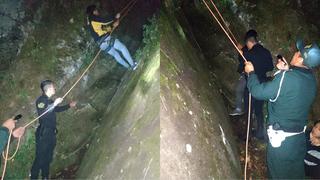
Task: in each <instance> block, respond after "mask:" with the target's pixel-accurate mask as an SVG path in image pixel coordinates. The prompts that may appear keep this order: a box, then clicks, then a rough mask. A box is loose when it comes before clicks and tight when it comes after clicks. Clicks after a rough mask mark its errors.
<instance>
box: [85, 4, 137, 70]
mask: <svg viewBox="0 0 320 180" xmlns="http://www.w3.org/2000/svg"><path fill="white" fill-rule="evenodd" d="M120 16H121V14H120V13H118V14H116V16H115V18H112V17H107V18H103V17H101V16H100V13H99V10H98V8H97V6H96V5H90V6H88V7H87V26H88V29H89V31H90V33H91V35H92V37H93V38H94V40H95V41H96V42H97V43H98V45H99V47H100V49H101V50H102V51H104V52H105V53H107V54H109V55H111V56H113V57H114V59H115V60H116V61H117V62H118V63H119V64H121V65H122V66H124V67H125V68H130V69H132V70H135V69H136V68H137V62H135V61H134V60H133V58H132V57H131V55H130V52H129V51H128V49H127V47H126V46H125V45H124V44H123V43H122V42H120V40H119V39H116V38H114V37H113V36H112V35H111V33H112V32H113V30H114V29H115V28H116V27H117V26H119V22H120Z"/></svg>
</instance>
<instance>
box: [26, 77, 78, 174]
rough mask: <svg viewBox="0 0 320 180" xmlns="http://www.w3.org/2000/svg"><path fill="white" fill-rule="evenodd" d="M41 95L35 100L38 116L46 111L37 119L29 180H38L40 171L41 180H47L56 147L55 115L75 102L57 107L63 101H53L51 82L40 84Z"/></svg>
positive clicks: (45, 81) (53, 90)
mask: <svg viewBox="0 0 320 180" xmlns="http://www.w3.org/2000/svg"><path fill="white" fill-rule="evenodd" d="M40 87H41V90H42V92H43V94H42V95H41V96H40V97H39V98H38V99H37V100H36V107H37V112H38V115H39V116H40V115H41V114H42V113H44V112H46V111H48V112H47V113H46V114H45V115H43V116H42V117H41V118H40V119H39V123H40V125H39V126H38V127H37V130H36V157H35V160H34V162H33V165H32V168H31V179H38V175H39V172H40V170H41V175H42V179H49V169H50V163H51V161H52V157H53V151H54V148H55V146H56V134H57V128H56V113H57V112H63V111H66V110H68V109H69V108H70V107H75V106H76V102H74V101H72V102H71V103H69V104H67V105H64V106H58V104H60V103H61V102H62V101H63V99H62V98H57V99H55V101H53V100H52V99H51V97H52V96H53V95H54V94H55V85H54V83H53V81H51V80H44V81H42V82H41V85H40Z"/></svg>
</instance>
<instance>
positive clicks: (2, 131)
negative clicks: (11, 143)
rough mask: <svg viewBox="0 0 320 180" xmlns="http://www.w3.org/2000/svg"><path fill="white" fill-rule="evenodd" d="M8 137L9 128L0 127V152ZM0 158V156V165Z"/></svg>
mask: <svg viewBox="0 0 320 180" xmlns="http://www.w3.org/2000/svg"><path fill="white" fill-rule="evenodd" d="M8 138H9V130H8V129H7V128H5V127H2V126H1V127H0V154H1V153H2V152H3V150H4V148H5V147H6V145H7V142H8ZM1 159H2V158H0V166H1Z"/></svg>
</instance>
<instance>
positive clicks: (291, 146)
mask: <svg viewBox="0 0 320 180" xmlns="http://www.w3.org/2000/svg"><path fill="white" fill-rule="evenodd" d="M296 46H297V49H298V51H297V52H296V53H295V54H294V55H293V58H292V60H291V62H290V65H291V68H289V67H288V63H286V61H285V59H284V60H283V61H282V60H278V64H277V65H276V66H277V68H278V69H280V71H279V73H277V74H276V75H275V77H274V79H273V80H272V81H270V82H261V81H260V80H259V74H257V73H256V67H254V65H253V63H252V62H247V63H246V64H245V72H246V73H248V74H249V77H248V80H247V81H248V82H247V87H248V89H249V92H250V93H251V94H252V96H253V97H254V98H256V99H258V100H267V101H269V102H268V119H267V125H268V130H267V132H268V137H269V142H268V146H267V167H268V172H269V178H270V179H304V178H305V173H304V157H305V154H306V139H305V134H304V132H305V129H306V124H307V118H308V114H309V110H310V108H311V105H312V103H313V101H314V99H315V97H316V94H317V85H316V82H317V81H316V78H315V76H314V74H313V72H312V68H315V67H318V66H319V65H320V49H319V47H318V46H317V45H316V44H315V43H314V44H313V45H309V46H304V44H303V41H302V40H298V41H297V43H296ZM248 61H250V59H248Z"/></svg>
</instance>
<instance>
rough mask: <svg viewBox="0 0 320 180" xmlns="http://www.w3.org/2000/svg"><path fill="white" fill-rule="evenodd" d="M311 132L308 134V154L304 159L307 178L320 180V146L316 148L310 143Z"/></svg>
mask: <svg viewBox="0 0 320 180" xmlns="http://www.w3.org/2000/svg"><path fill="white" fill-rule="evenodd" d="M310 133H311V131H307V132H306V140H307V153H306V156H305V158H304V165H305V172H306V176H309V177H312V178H314V179H320V146H314V145H313V144H311V141H310Z"/></svg>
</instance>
